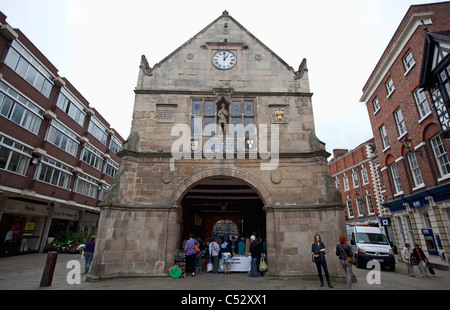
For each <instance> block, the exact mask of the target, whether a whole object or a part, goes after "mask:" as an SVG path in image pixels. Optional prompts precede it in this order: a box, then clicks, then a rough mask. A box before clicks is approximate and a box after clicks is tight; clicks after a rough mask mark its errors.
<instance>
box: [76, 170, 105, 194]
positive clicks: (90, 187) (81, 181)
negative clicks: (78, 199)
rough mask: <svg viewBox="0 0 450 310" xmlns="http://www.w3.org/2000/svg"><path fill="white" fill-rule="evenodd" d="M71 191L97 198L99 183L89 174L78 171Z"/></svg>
mask: <svg viewBox="0 0 450 310" xmlns="http://www.w3.org/2000/svg"><path fill="white" fill-rule="evenodd" d="M73 191H74V192H75V193H78V194H81V195H84V196H88V197H91V198H97V193H98V191H99V185H98V182H97V180H96V179H94V178H93V177H90V176H89V175H87V174H84V173H78V177H77V180H76V181H75V186H74V188H73Z"/></svg>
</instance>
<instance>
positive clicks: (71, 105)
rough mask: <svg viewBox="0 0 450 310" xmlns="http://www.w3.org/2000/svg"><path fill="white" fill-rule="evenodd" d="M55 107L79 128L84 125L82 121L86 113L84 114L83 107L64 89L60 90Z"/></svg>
mask: <svg viewBox="0 0 450 310" xmlns="http://www.w3.org/2000/svg"><path fill="white" fill-rule="evenodd" d="M56 106H57V107H58V108H60V109H61V110H63V112H64V113H66V114H67V115H69V116H70V117H71V118H72V119H73V120H74V121H75V122H77V123H78V124H79V125H80V126H83V125H84V119H85V118H86V113H85V112H84V109H85V107H84V106H83V105H82V104H81V103H80V102H79V101H78V99H77V98H75V97H74V96H73V95H72V94H71V93H69V92H68V91H67V90H66V89H65V88H64V87H63V88H61V92H60V93H59V97H58V101H57V102H56Z"/></svg>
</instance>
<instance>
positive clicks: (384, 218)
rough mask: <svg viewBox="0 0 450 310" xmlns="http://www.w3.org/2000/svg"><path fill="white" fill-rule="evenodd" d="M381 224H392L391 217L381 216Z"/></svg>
mask: <svg viewBox="0 0 450 310" xmlns="http://www.w3.org/2000/svg"><path fill="white" fill-rule="evenodd" d="M380 224H381V226H391V219H390V218H388V217H382V218H380Z"/></svg>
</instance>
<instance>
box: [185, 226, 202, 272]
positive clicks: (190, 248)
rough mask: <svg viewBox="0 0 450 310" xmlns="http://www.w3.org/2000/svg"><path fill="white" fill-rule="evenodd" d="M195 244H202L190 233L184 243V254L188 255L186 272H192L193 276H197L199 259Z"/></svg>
mask: <svg viewBox="0 0 450 310" xmlns="http://www.w3.org/2000/svg"><path fill="white" fill-rule="evenodd" d="M195 245H197V246H199V245H200V244H199V243H198V242H197V240H195V239H194V235H193V234H189V237H188V240H186V243H185V244H184V254H185V255H186V274H188V273H192V276H193V277H195V261H196V259H197V251H196V250H195Z"/></svg>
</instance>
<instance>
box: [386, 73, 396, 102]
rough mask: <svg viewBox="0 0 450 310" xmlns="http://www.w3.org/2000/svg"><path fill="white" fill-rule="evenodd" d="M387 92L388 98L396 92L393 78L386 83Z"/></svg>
mask: <svg viewBox="0 0 450 310" xmlns="http://www.w3.org/2000/svg"><path fill="white" fill-rule="evenodd" d="M386 90H387V93H388V95H387V96H388V97H389V96H390V95H391V94H392V93H393V92H394V90H395V86H394V81H393V80H392V78H391V77H390V78H389V79H388V80H387V81H386Z"/></svg>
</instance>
